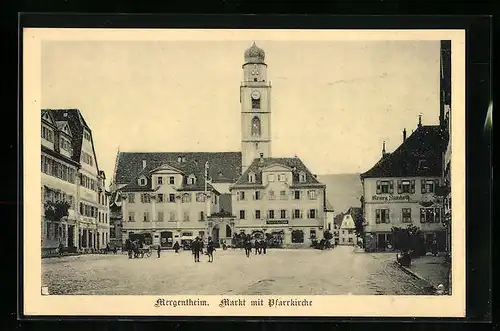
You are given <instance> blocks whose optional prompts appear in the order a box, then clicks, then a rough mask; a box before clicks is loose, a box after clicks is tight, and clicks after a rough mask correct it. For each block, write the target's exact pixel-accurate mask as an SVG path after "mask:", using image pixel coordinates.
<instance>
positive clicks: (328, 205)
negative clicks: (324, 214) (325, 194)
mask: <svg viewBox="0 0 500 331" xmlns="http://www.w3.org/2000/svg"><path fill="white" fill-rule="evenodd" d="M325 201H326V205H325V211H335V209H334V208H333V206H332V204H331V203H330V201H329V200H328V199H325Z"/></svg>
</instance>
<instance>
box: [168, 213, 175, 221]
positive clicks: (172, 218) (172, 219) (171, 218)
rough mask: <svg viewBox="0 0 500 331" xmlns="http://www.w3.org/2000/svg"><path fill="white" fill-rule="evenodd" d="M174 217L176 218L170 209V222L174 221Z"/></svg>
mask: <svg viewBox="0 0 500 331" xmlns="http://www.w3.org/2000/svg"><path fill="white" fill-rule="evenodd" d="M175 218H176V217H175V212H173V211H171V212H170V217H169V220H170V222H175Z"/></svg>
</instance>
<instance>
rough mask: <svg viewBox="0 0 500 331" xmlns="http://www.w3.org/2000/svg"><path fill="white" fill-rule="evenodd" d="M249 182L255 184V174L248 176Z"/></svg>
mask: <svg viewBox="0 0 500 331" xmlns="http://www.w3.org/2000/svg"><path fill="white" fill-rule="evenodd" d="M248 182H249V183H255V174H254V173H249V174H248Z"/></svg>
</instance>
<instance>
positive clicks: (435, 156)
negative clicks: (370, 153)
mask: <svg viewBox="0 0 500 331" xmlns="http://www.w3.org/2000/svg"><path fill="white" fill-rule="evenodd" d="M446 144H447V140H446V137H445V134H444V133H443V132H442V130H441V129H440V127H439V126H438V125H427V126H421V127H418V128H417V129H416V130H415V132H413V134H411V135H410V136H409V137H408V138H407V139H406V140H405V141H404V142H403V143H402V144H401V145H400V146H399V147H398V148H397V149H396V150H395V151H394V152H392V153H390V154H387V155H386V156H385V157H383V158H382V159H381V160H379V161H378V162H377V163H376V164H375V165H374V166H373V167H372V168H371V169H370V170H368V171H366V172H365V173H363V174H361V175H360V177H361V179H363V178H384V177H425V176H433V177H434V176H441V167H442V166H441V162H442V158H443V156H442V152H443V151H444V150H445V148H446Z"/></svg>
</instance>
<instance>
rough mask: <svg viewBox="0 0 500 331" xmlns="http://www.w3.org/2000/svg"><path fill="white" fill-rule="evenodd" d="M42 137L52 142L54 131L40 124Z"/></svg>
mask: <svg viewBox="0 0 500 331" xmlns="http://www.w3.org/2000/svg"><path fill="white" fill-rule="evenodd" d="M42 138H43V139H45V140H47V141H49V142H51V143H53V142H54V132H53V131H52V130H51V129H49V128H48V127H46V126H44V125H42Z"/></svg>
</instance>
